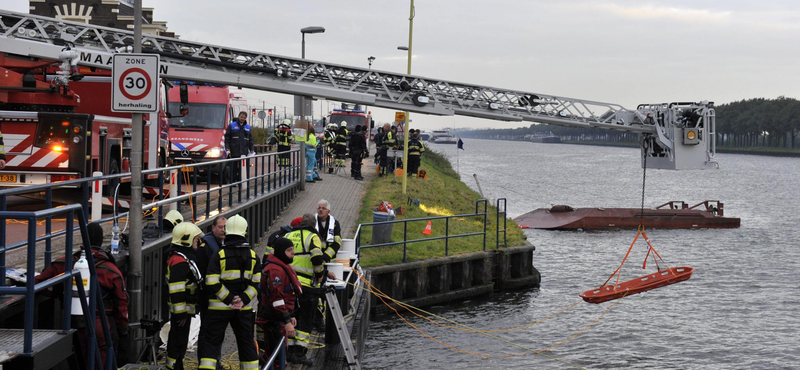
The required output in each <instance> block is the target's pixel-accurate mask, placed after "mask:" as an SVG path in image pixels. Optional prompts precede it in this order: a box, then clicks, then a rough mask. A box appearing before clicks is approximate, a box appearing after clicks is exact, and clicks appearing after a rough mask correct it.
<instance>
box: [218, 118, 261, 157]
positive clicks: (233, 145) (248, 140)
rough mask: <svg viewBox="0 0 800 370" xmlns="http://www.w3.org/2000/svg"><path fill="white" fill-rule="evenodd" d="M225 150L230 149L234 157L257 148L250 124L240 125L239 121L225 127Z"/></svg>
mask: <svg viewBox="0 0 800 370" xmlns="http://www.w3.org/2000/svg"><path fill="white" fill-rule="evenodd" d="M225 150H227V151H229V152H230V154H231V157H233V158H238V157H240V156H243V155H248V154H249V153H250V152H254V151H255V150H256V149H255V145H254V143H253V134H252V133H251V132H250V125H249V124H247V123H245V124H244V125H240V124H239V121H233V122H231V123H229V124H228V127H227V129H225Z"/></svg>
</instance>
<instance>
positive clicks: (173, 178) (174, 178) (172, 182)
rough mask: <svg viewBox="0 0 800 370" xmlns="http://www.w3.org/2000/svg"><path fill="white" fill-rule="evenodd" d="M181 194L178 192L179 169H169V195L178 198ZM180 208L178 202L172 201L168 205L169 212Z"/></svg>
mask: <svg viewBox="0 0 800 370" xmlns="http://www.w3.org/2000/svg"><path fill="white" fill-rule="evenodd" d="M179 196H180V194H178V171H177V170H170V171H169V197H170V198H177V197H179ZM177 209H178V203H176V202H172V203H170V204H169V206H168V207H167V212H169V211H174V210H177Z"/></svg>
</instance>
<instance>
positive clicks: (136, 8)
mask: <svg viewBox="0 0 800 370" xmlns="http://www.w3.org/2000/svg"><path fill="white" fill-rule="evenodd" d="M133 4H134V5H133V52H134V53H137V54H138V53H141V52H142V0H134V2H133ZM157 72H158V64H156V73H157ZM150 84H151V85H150V89H154V90H155V93H156V98H157V96H158V90H159V89H158V85H157V84H158V78H157V76H156V78H155V81H153V79H151V81H150ZM153 84H156V86H152V85H153ZM133 85H134V87H135V86H136V81H134V84H133ZM123 86H124V85H123ZM156 106H158V102H157V101H156ZM131 121H132V122H131V127H133V132H132V133H131V141H132V142H131V158H130V164H131V207H130V209H129V211H128V219H129V220H130V223H131V231H130V233H129V234H128V236H129V237H128V243H129V244H128V251H129V255H128V258H130V268H131V269H130V271H129V272H128V283H129V284H128V292H129V293H130V296H131V307H130V322H131V323H139V320H140V319H141V316H142V146H143V143H142V134H143V132H142V114H141V113H134V114H132V115H131ZM133 353H137V351H136V350H134V351H133Z"/></svg>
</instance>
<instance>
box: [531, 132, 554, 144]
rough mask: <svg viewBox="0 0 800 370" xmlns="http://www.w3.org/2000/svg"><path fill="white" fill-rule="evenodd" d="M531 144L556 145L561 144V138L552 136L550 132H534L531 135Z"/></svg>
mask: <svg viewBox="0 0 800 370" xmlns="http://www.w3.org/2000/svg"><path fill="white" fill-rule="evenodd" d="M531 142H534V143H551V144H556V143H560V142H561V138H560V137H558V136H556V135H553V133H552V132H536V133H534V134H533V135H531Z"/></svg>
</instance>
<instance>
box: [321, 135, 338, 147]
mask: <svg viewBox="0 0 800 370" xmlns="http://www.w3.org/2000/svg"><path fill="white" fill-rule="evenodd" d="M335 141H336V131H333V130H326V131H325V135H324V136H323V138H322V143H323V144H325V146H326V147H328V151H332V150H333V145H334V142H335Z"/></svg>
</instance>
